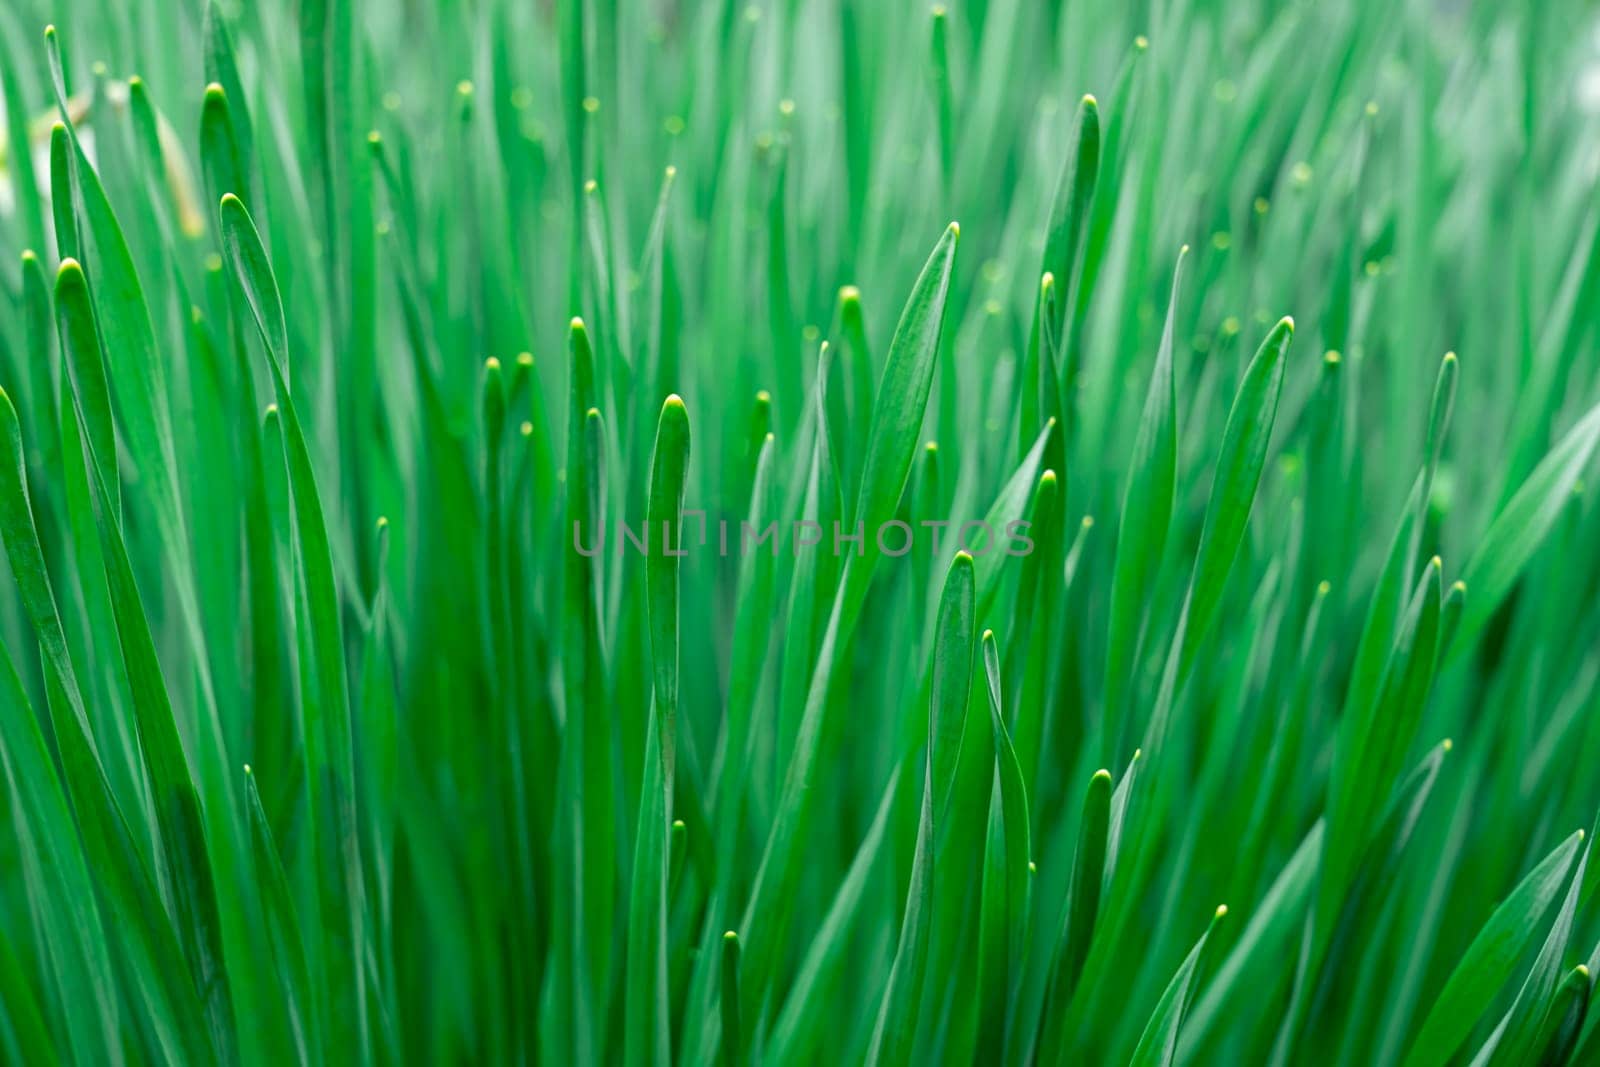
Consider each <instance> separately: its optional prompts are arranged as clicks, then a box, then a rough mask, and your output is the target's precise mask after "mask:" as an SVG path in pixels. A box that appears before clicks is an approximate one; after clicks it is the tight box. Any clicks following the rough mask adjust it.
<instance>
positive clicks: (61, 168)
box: [50, 122, 83, 259]
mask: <svg viewBox="0 0 1600 1067" xmlns="http://www.w3.org/2000/svg"><path fill="white" fill-rule="evenodd" d="M50 215H51V220H50V221H51V223H52V224H53V225H54V232H55V236H56V255H57V257H58V258H60V259H81V258H82V257H83V238H82V236H81V235H80V234H79V232H78V208H77V206H76V205H75V204H74V197H73V195H72V145H71V144H70V143H69V142H68V141H67V128H66V126H65V125H63V124H62V123H59V122H57V123H56V124H55V125H54V126H51V127H50Z"/></svg>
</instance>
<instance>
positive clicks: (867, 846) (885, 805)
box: [766, 767, 900, 1063]
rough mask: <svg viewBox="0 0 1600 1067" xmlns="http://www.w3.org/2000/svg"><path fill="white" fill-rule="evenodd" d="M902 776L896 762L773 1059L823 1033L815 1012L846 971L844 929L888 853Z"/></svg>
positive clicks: (809, 1045) (786, 1008)
mask: <svg viewBox="0 0 1600 1067" xmlns="http://www.w3.org/2000/svg"><path fill="white" fill-rule="evenodd" d="M899 781H900V769H899V768H898V767H897V768H895V770H894V773H892V774H891V775H890V776H889V783H888V785H886V786H885V787H884V791H883V799H882V800H881V801H879V803H878V810H877V814H875V815H874V816H873V818H872V825H871V826H869V827H868V828H867V834H866V836H865V837H864V838H862V839H861V845H860V847H858V848H857V849H856V854H855V858H854V859H852V860H851V861H850V868H849V870H847V871H846V872H845V876H844V880H843V881H842V882H840V883H839V889H838V892H836V893H835V894H834V897H833V903H832V905H830V906H829V908H828V913H827V916H826V917H825V918H824V919H823V921H822V926H821V927H819V928H818V930H817V934H816V936H815V937H814V938H812V940H811V947H810V948H808V949H807V950H806V955H805V958H804V959H803V960H802V961H801V963H800V969H799V970H798V971H797V972H796V974H795V980H794V984H793V985H792V986H790V988H789V993H788V996H787V998H786V999H785V1000H784V1003H783V1010H782V1011H780V1012H779V1013H778V1017H777V1021H776V1022H775V1023H773V1026H772V1035H771V1037H770V1038H769V1039H768V1041H767V1046H766V1052H767V1055H768V1057H769V1058H770V1059H771V1061H772V1062H774V1063H797V1062H803V1061H805V1060H807V1059H809V1058H810V1057H811V1055H812V1054H814V1053H815V1051H816V1047H817V1044H818V1042H819V1041H821V1040H822V1039H823V1037H824V1033H823V1031H824V1029H825V1028H824V1027H823V1025H822V1024H821V1022H820V1021H819V1020H818V1018H817V1016H818V1014H819V1013H820V1012H822V1011H823V1010H824V1009H825V1008H826V1007H827V1006H828V1005H829V1004H830V1003H832V999H833V998H832V994H833V990H835V989H836V987H837V983H838V982H839V980H840V978H841V977H842V974H841V972H842V971H843V970H844V969H845V967H846V965H847V963H848V959H847V954H846V953H845V952H844V951H843V942H844V938H845V935H846V934H847V932H848V931H849V929H850V927H851V925H852V923H853V922H854V920H855V917H856V913H857V911H858V909H859V908H860V906H861V898H862V896H863V895H864V894H865V891H866V888H867V882H868V878H869V877H870V876H871V874H872V872H873V870H874V869H876V867H877V865H878V861H879V859H880V858H881V857H885V856H886V855H887V852H886V850H885V849H884V847H883V837H884V832H885V831H886V830H887V828H888V825H889V813H890V811H891V810H892V808H893V805H894V797H895V790H896V788H897V786H898V785H899Z"/></svg>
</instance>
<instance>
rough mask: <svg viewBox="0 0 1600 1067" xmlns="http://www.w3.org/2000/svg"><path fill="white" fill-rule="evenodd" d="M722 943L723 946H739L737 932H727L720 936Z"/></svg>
mask: <svg viewBox="0 0 1600 1067" xmlns="http://www.w3.org/2000/svg"><path fill="white" fill-rule="evenodd" d="M722 941H723V943H724V944H728V945H735V946H737V945H738V944H739V931H737V930H729V931H728V932H727V933H725V934H723V935H722Z"/></svg>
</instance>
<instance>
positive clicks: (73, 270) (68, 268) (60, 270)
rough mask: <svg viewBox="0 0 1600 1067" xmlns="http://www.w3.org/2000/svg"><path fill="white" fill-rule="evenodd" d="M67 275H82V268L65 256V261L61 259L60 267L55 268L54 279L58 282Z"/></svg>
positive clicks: (75, 261)
mask: <svg viewBox="0 0 1600 1067" xmlns="http://www.w3.org/2000/svg"><path fill="white" fill-rule="evenodd" d="M69 274H77V275H82V274H83V266H82V265H81V264H80V263H79V262H78V261H77V260H75V259H73V258H72V257H71V256H67V257H66V258H65V259H63V260H62V261H61V266H59V267H57V268H56V279H57V280H58V281H59V280H60V279H62V278H65V277H66V276H67V275H69Z"/></svg>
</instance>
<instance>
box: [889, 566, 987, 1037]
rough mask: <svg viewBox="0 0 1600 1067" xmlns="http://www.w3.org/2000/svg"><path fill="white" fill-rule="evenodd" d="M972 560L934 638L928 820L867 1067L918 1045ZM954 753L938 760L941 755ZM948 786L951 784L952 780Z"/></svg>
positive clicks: (966, 662)
mask: <svg viewBox="0 0 1600 1067" xmlns="http://www.w3.org/2000/svg"><path fill="white" fill-rule="evenodd" d="M972 570H973V568H972V557H971V556H969V555H967V554H966V553H965V552H959V553H957V554H956V558H955V561H954V562H953V563H952V564H951V565H950V573H949V574H948V575H947V576H946V578H945V586H944V596H943V597H942V598H941V602H940V605H939V626H938V629H937V631H936V636H935V646H934V671H933V679H934V680H933V697H932V701H931V703H930V705H929V709H928V750H927V754H926V756H925V758H924V765H925V769H926V775H927V780H926V781H925V782H924V784H923V789H922V816H921V821H920V822H919V823H918V827H917V850H916V855H915V858H914V859H913V860H912V868H911V884H910V886H909V887H908V888H907V890H906V908H905V912H904V915H903V916H902V919H901V924H900V944H899V947H898V948H897V949H896V950H895V957H894V965H893V966H892V967H891V969H890V971H889V981H888V986H887V988H885V989H884V992H883V1000H882V1002H881V1003H880V1005H879V1008H878V1020H877V1023H876V1024H875V1026H874V1027H873V1031H872V1044H871V1046H870V1047H869V1049H868V1051H867V1063H868V1064H869V1065H874V1067H875V1065H877V1064H880V1063H884V1064H890V1065H894V1067H898V1065H901V1064H906V1063H909V1062H910V1059H911V1050H912V1047H913V1045H914V1044H915V1037H916V1034H915V1028H916V1021H917V1020H916V1017H917V1005H918V1003H919V1002H920V1001H921V999H922V984H923V979H924V977H925V976H926V971H927V964H928V955H929V947H930V940H931V933H932V927H933V914H932V911H933V899H934V869H933V860H934V852H935V834H936V832H937V826H936V823H935V819H936V813H938V812H940V811H942V809H943V805H942V804H941V802H940V797H941V796H942V797H943V798H945V799H948V797H949V794H950V792H951V791H952V789H953V787H954V785H955V781H954V779H955V771H956V762H957V759H958V757H959V754H960V745H961V732H960V730H959V729H958V728H957V727H958V726H964V724H965V720H966V709H967V697H968V692H969V689H970V686H971V675H972V651H973V633H972V627H973V614H974V606H975V605H974V581H973V574H972ZM952 746H953V747H954V748H955V751H954V752H946V753H945V754H943V755H941V754H940V749H941V748H946V749H948V748H949V747H952ZM947 779H948V780H947Z"/></svg>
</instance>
